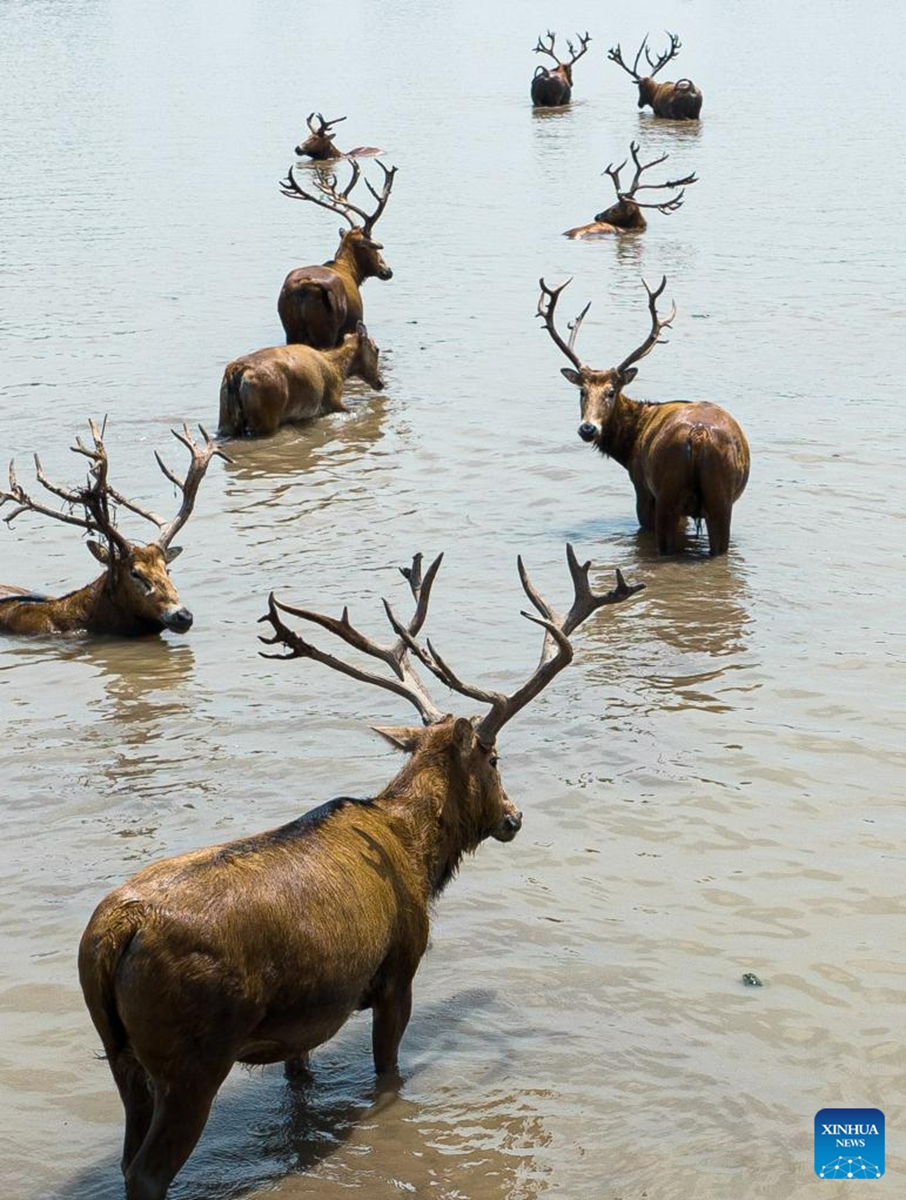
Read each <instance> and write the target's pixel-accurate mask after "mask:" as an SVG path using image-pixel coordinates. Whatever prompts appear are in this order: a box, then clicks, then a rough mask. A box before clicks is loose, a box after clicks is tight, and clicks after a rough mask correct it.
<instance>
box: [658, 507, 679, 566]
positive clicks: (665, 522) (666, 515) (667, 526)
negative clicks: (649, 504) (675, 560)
mask: <svg viewBox="0 0 906 1200" xmlns="http://www.w3.org/2000/svg"><path fill="white" fill-rule="evenodd" d="M655 531H656V533H657V551H658V554H679V552H680V551H681V550H682V548H683V543H684V542H685V539H686V518H685V516H683V514H682V513H679V512H677V511H676V509H675V508H674V507H673V505H670V504H664V503H663V502H659V503H658V504H657V511H656V513H655Z"/></svg>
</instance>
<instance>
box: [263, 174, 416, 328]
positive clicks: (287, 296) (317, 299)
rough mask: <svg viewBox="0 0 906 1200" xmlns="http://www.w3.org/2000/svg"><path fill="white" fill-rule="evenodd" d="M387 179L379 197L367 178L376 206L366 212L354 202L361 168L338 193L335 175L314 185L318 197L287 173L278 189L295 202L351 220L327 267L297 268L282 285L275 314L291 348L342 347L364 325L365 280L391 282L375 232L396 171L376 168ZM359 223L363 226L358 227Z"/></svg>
mask: <svg viewBox="0 0 906 1200" xmlns="http://www.w3.org/2000/svg"><path fill="white" fill-rule="evenodd" d="M378 166H379V167H380V168H381V170H382V172H383V174H384V181H383V187H382V189H381V191H380V192H378V191H377V189H376V188H375V187H373V186H372V184H371V182H370V181H369V180H368V179H367V178H366V179H365V181H364V182H365V186H366V188H367V189H368V191H369V192H370V193H371V195H372V196H373V198H374V200H375V201H376V207H375V208H374V209H373V210H372V211H371V212H368V211H366V210H365V209H364V208H360V207H359V206H358V205H357V204H355V203H353V201H352V200H351V198H350V197H351V195H352V191H353V189H354V188H355V186H356V184H357V183H358V181H359V178H360V176H361V168H360V167H359V164H358V163H357V162H356V161H355V160H352V170H351V174H350V178H349V182H348V183H347V184H346V186H345V187H344V188H343V189H342V190H340V189H339V185H338V182H337V177H336V175H334V174H331V175H329V176H327V177H326V178H318V179H316V180H315V181H314V186H315V188H316V191H315V192H310V191H308V190H306V188H304V187H303V186H302V185H301V184H300V183H299V181H298V180H297V179H296V177H295V175H294V174H293V168H292V167H290V169H289V173H288V175H287V177H286V179H284V180H283V181H282V182H281V184H280V188H281V190H282V192H283V194H284V196H289V197H290V199H292V200H307V201H310V202H311V203H312V204H317V205H319V207H321V208H326V209H327V210H328V211H329V212H334V213H337V214H339V216H341V217H343V219H344V220H345V221H348V223H349V228H348V229H341V230H340V244H339V246H338V247H337V251H336V253H335V254H334V256H333V258H331V259H328V261H327V262H326V263H324V265H323V266H313V267H296V269H295V270H293V271H290V273H289V274H288V275H287V277H286V279H285V280H284V281H283V287H282V288H281V290H280V297H279V299H278V301H277V311H278V313H279V314H280V320H281V322H282V324H283V329H284V331H285V333H286V340H287V342H290V343H303V344H305V345H307V346H314V347H315V349H317V350H329V349H331V348H332V347H333V346H338V345H339V344H340V342H341V341H342V340H343V336H344V334H347V333H352V332H353V331H354V330H355V328H356V326H357V325H358V323H359V321H361V320H362V318H363V315H364V309H363V305H362V294H361V291H360V288H361V286H362V284H363V283H364V281H365V280H366V279H370V278H371V277H372V276H376V277H377V278H378V279H392V278H393V272H392V271H391V269H390V268H389V267H388V266H387V263H386V262H385V261H384V257H383V255H382V254H381V251H382V250H383V248H384V247H383V246H382V245H381V243H380V242H377V241H375V240H374V236H373V234H374V227H375V225H376V224H377V222H378V220H379V219H380V217H381V214H382V213H383V211H384V209H385V208H386V206H387V201H388V200H389V199H390V192H391V190H392V188H393V180H394V177H395V175H396V167H389V168H388V167H385V166H384V164H383V163H378ZM356 218H359V220H360V221H361V224H358V223H357V222H356Z"/></svg>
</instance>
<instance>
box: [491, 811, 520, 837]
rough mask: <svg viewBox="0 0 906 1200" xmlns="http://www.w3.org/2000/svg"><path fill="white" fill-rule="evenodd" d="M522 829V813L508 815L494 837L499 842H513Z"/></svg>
mask: <svg viewBox="0 0 906 1200" xmlns="http://www.w3.org/2000/svg"><path fill="white" fill-rule="evenodd" d="M521 828H522V813H521V812H511V813H507V815H506V816H505V817H504V818H503V820H502V821H501V823H500V825H499V826H498V827H497V829H496V830H495V831H494V833H493V835H492V836H493V837H494V839H495V840H496V841H498V842H511V841H512V840H513V838H514V837H515V836H516V834H517V833H518V832H519V830H520V829H521Z"/></svg>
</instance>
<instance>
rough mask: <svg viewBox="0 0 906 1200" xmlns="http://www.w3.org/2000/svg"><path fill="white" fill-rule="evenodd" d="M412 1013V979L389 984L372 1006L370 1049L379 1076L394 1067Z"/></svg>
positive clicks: (389, 1073)
mask: <svg viewBox="0 0 906 1200" xmlns="http://www.w3.org/2000/svg"><path fill="white" fill-rule="evenodd" d="M411 1014H412V980H411V978H410V979H407V980H406V982H405V983H404V984H402V985H397V986H390V987H388V988H387V990H386V991H385V992H384V993H383V994H382V995H381V997H380V998H379V999H376V1000H375V1002H374V1003H373V1005H372V1024H371V1049H372V1053H373V1055H374V1069H375V1071H377V1073H378V1075H391V1074H394V1073H395V1072H396V1069H397V1055H398V1053H399V1048H400V1042H401V1041H402V1038H403V1034H404V1032H405V1030H406V1026H407V1025H408V1024H409V1017H410V1016H411Z"/></svg>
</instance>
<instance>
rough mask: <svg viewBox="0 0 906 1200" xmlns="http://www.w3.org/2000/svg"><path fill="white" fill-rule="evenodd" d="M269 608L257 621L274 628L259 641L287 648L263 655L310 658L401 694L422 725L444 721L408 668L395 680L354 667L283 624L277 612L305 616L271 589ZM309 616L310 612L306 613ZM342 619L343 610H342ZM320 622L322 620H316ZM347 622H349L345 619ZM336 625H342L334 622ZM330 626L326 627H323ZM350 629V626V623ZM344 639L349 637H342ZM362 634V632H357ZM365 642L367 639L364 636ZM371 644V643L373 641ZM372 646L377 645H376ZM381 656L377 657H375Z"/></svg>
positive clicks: (361, 680)
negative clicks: (281, 600)
mask: <svg viewBox="0 0 906 1200" xmlns="http://www.w3.org/2000/svg"><path fill="white" fill-rule="evenodd" d="M267 603H268V611H267V612H266V613H265V615H264V616H263V617H259V618H258V623H259V624H261V623H262V622H268V623H269V624H270V625H271V626H272V627H273V630H274V636H273V637H261V636H259V639H258V640H259V641H260V642H262V643H263V644H264V645H265V646H275V645H283V646H286V647H287V649H288V650H289V653H288V654H265V653H264V652H263V651H259V653H260V654H261V657H262V658H276V659H286V658H311V659H313V660H314V661H315V662H319V663H322V664H323V665H324V666H325V667H330V668H331V669H332V670H334V671H338V672H339V673H340V674H341V675H348V676H349V677H350V678H351V679H358V680H359V681H360V682H362V683H373V684H375V686H377V687H380V688H384V689H385V690H386V691H388V692H394V693H395V694H396V695H397V696H402V697H403V699H404V700H408V701H409V702H410V704H412V705H414V706H415V708H416V710H417V711H418V713H419V715H420V717H421V719H422V721H423V723H424V724H425V725H432V724H434V723H435V722H436V721H440V720H443V716H444V714H443V713H442V712H441V711H440V710H439V709H438V708H437V707H436V706H435V705H434V704H433V703H432V702H431V699H430V697H428V695H427V693H426V692H425V691H424V689H423V688H422V687H421V685H420V683H419V681H418V679H417V677H416V676H415V675H413V674H412V672H411V671H409V672H407V674H408V679H403V680H397V679H393V678H389V677H387V676H386V675H376V674H374V672H372V671H364V670H362V669H360V668H359V667H354V666H352V665H351V664H350V663H346V662H343V660H342V659H339V658H336V657H335V656H334V655H333V654H328V653H327V652H326V651H324V650H319V649H318V648H317V646H313V645H312V644H311V643H310V642H306V641H305V639H304V638H302V637H300V636H299V634H298V633H296V632H295V630H292V629H290V628H289V626H287V625H286V624H284V622H283V621H282V620H281V619H280V617H279V615H278V614H279V611H283V612H288V613H292V614H294V615H298V616H302V617H306V615H307V614H306V613H305V612H304V610H302V609H293V608H290V607H288V606H287V605H283V604H281V603H280V602H279V601H278V600H277V599H276V598H275V596H274V593H273V592H271V593H270V595H269V596H268V602H267ZM308 619H311V615H308ZM344 620H345V610H344ZM319 623H323V622H319ZM346 623H347V625H348V622H346ZM337 624H338V625H339V624H341V623H340V622H337ZM325 627H326V628H329V626H325ZM349 629H350V630H352V626H349ZM341 636H344V639H345V640H347V641H348V640H349V639H348V638H347V637H345V634H344V635H341ZM358 636H361V635H358ZM363 640H365V641H367V640H368V639H363ZM372 645H374V643H372ZM375 648H377V647H376V646H375ZM378 657H380V656H378Z"/></svg>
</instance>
